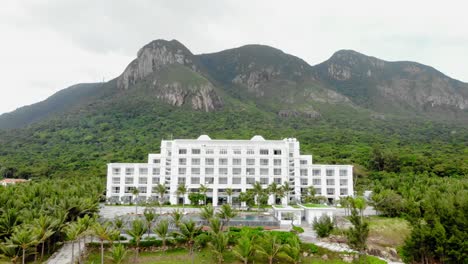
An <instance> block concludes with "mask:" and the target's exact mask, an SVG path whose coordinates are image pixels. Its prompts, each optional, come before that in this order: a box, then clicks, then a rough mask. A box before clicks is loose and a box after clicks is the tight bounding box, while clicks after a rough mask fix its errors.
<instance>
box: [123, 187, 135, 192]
mask: <svg viewBox="0 0 468 264" xmlns="http://www.w3.org/2000/svg"><path fill="white" fill-rule="evenodd" d="M134 188H135V187H125V193H132V190H133V189H134Z"/></svg>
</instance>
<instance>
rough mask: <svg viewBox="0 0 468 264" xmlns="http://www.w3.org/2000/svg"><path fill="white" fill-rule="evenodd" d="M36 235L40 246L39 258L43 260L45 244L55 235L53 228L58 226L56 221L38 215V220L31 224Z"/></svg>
mask: <svg viewBox="0 0 468 264" xmlns="http://www.w3.org/2000/svg"><path fill="white" fill-rule="evenodd" d="M32 225H33V227H34V229H36V233H37V234H38V242H39V244H41V258H40V261H41V262H42V259H43V258H44V248H45V242H46V241H47V240H48V239H49V238H50V237H51V236H52V235H53V234H55V228H56V227H57V226H58V221H57V220H55V219H53V218H52V217H50V216H46V215H40V216H39V218H36V219H34V220H33V223H32Z"/></svg>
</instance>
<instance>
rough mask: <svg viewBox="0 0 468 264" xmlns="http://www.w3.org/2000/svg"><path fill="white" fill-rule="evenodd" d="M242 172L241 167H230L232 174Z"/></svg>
mask: <svg viewBox="0 0 468 264" xmlns="http://www.w3.org/2000/svg"><path fill="white" fill-rule="evenodd" d="M241 173H242V169H241V168H233V169H232V174H233V175H240V174H241Z"/></svg>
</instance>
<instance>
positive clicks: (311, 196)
mask: <svg viewBox="0 0 468 264" xmlns="http://www.w3.org/2000/svg"><path fill="white" fill-rule="evenodd" d="M315 193H316V192H315V187H314V186H309V187H307V196H306V198H305V202H306V203H313V202H314V200H315Z"/></svg>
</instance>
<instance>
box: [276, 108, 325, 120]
mask: <svg viewBox="0 0 468 264" xmlns="http://www.w3.org/2000/svg"><path fill="white" fill-rule="evenodd" d="M278 116H279V117H284V118H289V117H307V118H310V119H317V118H319V117H320V113H319V112H317V111H315V110H312V109H310V110H307V111H298V110H280V111H278Z"/></svg>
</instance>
